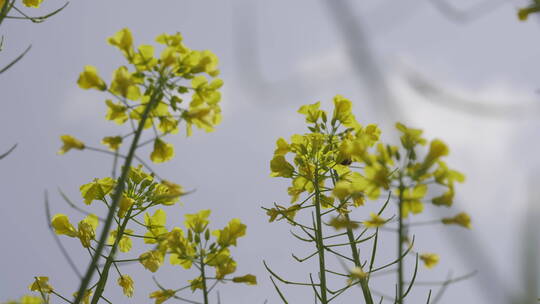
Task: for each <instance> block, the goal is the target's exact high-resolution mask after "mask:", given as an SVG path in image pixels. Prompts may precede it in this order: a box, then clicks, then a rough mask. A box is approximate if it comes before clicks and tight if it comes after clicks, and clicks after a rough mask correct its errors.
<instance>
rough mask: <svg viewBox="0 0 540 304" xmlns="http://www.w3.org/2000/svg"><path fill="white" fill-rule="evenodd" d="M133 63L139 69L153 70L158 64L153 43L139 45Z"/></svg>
mask: <svg viewBox="0 0 540 304" xmlns="http://www.w3.org/2000/svg"><path fill="white" fill-rule="evenodd" d="M133 64H134V65H135V66H136V67H137V70H139V71H148V70H151V69H152V68H153V67H154V66H155V65H156V64H157V59H156V58H154V47H153V46H152V45H141V46H139V47H138V52H137V53H135V55H134V56H133Z"/></svg>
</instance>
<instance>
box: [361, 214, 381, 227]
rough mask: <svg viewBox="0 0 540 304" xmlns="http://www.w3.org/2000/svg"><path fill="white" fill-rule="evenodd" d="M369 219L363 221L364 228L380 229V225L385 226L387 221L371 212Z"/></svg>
mask: <svg viewBox="0 0 540 304" xmlns="http://www.w3.org/2000/svg"><path fill="white" fill-rule="evenodd" d="M369 216H370V217H371V218H370V219H369V220H367V221H364V223H363V224H364V226H365V227H366V228H377V227H381V226H382V225H384V224H386V222H387V220H385V219H384V218H382V217H380V216H379V215H378V214H376V213H373V212H371V213H370V215H369Z"/></svg>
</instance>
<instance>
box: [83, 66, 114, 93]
mask: <svg viewBox="0 0 540 304" xmlns="http://www.w3.org/2000/svg"><path fill="white" fill-rule="evenodd" d="M77 84H78V85H79V87H81V88H82V89H85V90H88V89H98V90H100V91H105V90H106V89H107V84H105V81H103V79H101V77H99V75H98V71H97V69H96V68H95V67H94V66H91V65H86V66H84V71H83V72H82V73H81V74H80V75H79V80H77Z"/></svg>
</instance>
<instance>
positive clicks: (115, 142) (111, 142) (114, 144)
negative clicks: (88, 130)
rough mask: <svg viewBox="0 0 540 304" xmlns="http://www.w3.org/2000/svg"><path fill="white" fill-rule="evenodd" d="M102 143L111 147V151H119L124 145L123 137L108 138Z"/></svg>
mask: <svg viewBox="0 0 540 304" xmlns="http://www.w3.org/2000/svg"><path fill="white" fill-rule="evenodd" d="M101 143H102V144H103V145H105V146H107V147H109V150H111V151H118V148H120V145H121V144H122V136H106V137H104V138H103V139H102V140H101Z"/></svg>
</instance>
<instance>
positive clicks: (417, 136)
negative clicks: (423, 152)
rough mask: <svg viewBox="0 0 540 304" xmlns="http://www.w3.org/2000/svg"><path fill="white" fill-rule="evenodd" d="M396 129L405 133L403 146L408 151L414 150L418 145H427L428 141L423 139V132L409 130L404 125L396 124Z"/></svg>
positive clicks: (402, 138)
mask: <svg viewBox="0 0 540 304" xmlns="http://www.w3.org/2000/svg"><path fill="white" fill-rule="evenodd" d="M396 128H397V129H398V130H399V131H401V133H403V135H402V136H401V144H402V145H403V147H404V148H405V149H407V150H412V149H413V148H414V147H415V146H416V145H422V146H423V145H425V144H426V140H425V139H424V138H423V137H422V130H420V129H413V128H408V127H406V126H405V125H404V124H402V123H399V122H398V123H396Z"/></svg>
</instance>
